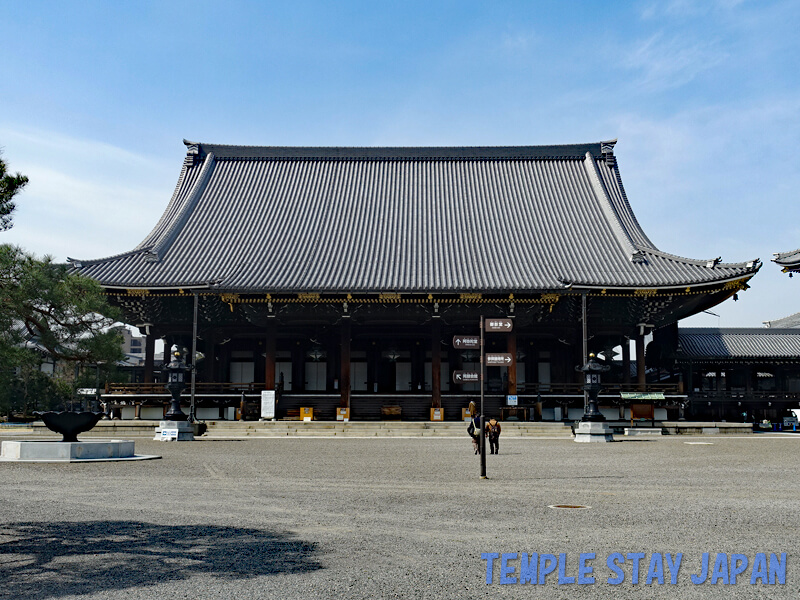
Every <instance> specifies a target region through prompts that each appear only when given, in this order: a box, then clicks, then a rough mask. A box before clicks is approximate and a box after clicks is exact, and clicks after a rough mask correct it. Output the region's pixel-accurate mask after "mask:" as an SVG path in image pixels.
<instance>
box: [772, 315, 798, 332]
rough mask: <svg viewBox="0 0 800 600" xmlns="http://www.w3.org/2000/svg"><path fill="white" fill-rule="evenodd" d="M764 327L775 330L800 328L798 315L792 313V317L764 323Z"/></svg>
mask: <svg viewBox="0 0 800 600" xmlns="http://www.w3.org/2000/svg"><path fill="white" fill-rule="evenodd" d="M764 326H765V327H771V328H775V329H781V328H783V329H787V328H793V327H800V313H794V314H793V315H789V316H788V317H783V318H782V319H775V320H774V321H764Z"/></svg>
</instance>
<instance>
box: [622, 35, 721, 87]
mask: <svg viewBox="0 0 800 600" xmlns="http://www.w3.org/2000/svg"><path fill="white" fill-rule="evenodd" d="M624 56H625V58H624V59H623V61H622V65H623V67H625V68H627V69H629V70H631V71H634V72H636V73H638V78H637V79H636V81H635V85H636V86H637V87H639V88H641V89H643V90H645V91H651V92H652V91H662V90H668V89H675V88H678V87H681V86H683V85H686V84H687V83H689V82H691V81H692V80H693V79H695V78H696V77H697V76H698V75H700V74H701V73H703V72H705V71H708V70H710V69H713V68H714V67H715V66H717V65H718V64H720V63H722V62H723V61H724V60H725V59H726V58H727V57H728V55H727V53H725V52H723V51H722V50H720V49H719V47H718V44H717V43H715V42H713V41H712V42H695V41H693V40H690V39H687V38H685V37H681V36H675V37H671V38H665V37H664V35H663V34H661V33H657V34H655V35H653V36H650V37H649V38H647V39H646V40H643V41H640V42H638V43H637V44H636V45H635V46H634V47H633V48H632V49H630V50H629V51H628V52H626V53H624Z"/></svg>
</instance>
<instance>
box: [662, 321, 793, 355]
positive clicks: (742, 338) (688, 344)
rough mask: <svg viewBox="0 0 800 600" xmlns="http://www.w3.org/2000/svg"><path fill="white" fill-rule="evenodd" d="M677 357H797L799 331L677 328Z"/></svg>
mask: <svg viewBox="0 0 800 600" xmlns="http://www.w3.org/2000/svg"><path fill="white" fill-rule="evenodd" d="M678 356H679V358H681V359H684V360H686V359H694V360H702V359H731V358H739V359H747V358H752V359H776V360H778V359H800V330H798V329H773V328H769V329H758V328H691V327H687V328H679V329H678Z"/></svg>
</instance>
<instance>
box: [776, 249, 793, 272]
mask: <svg viewBox="0 0 800 600" xmlns="http://www.w3.org/2000/svg"><path fill="white" fill-rule="evenodd" d="M774 256H775V258H773V259H772V262H774V263H775V264H777V265H778V266H780V267H783V272H784V273H787V272H789V271H794V272H797V271H800V249H797V250H792V251H791V252H776V253H775V254H774Z"/></svg>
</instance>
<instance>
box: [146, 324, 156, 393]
mask: <svg viewBox="0 0 800 600" xmlns="http://www.w3.org/2000/svg"><path fill="white" fill-rule="evenodd" d="M155 354H156V336H155V335H153V334H152V333H150V334H149V335H147V336H146V337H145V338H144V382H145V383H153V365H154V363H155Z"/></svg>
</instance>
